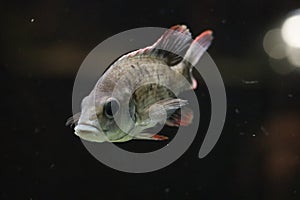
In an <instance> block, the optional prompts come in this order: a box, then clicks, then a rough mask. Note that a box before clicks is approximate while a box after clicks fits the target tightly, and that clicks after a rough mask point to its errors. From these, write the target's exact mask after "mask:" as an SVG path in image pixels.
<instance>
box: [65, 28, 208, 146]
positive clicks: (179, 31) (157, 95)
mask: <svg viewBox="0 0 300 200" xmlns="http://www.w3.org/2000/svg"><path fill="white" fill-rule="evenodd" d="M212 40H213V35H212V31H211V30H206V31H204V32H202V33H201V34H200V35H198V36H197V37H196V38H195V39H193V38H192V35H191V33H190V31H189V29H188V28H187V26H186V25H175V26H172V27H171V28H169V29H167V30H166V31H165V32H164V33H163V35H162V36H161V37H160V38H159V39H158V40H157V41H156V42H155V43H154V44H153V45H151V46H148V47H146V48H143V49H139V50H136V51H133V52H130V53H128V54H126V55H123V56H121V57H120V58H119V59H117V60H116V61H115V62H113V63H112V64H111V65H110V66H108V68H107V70H106V71H105V72H104V73H103V75H102V76H101V77H100V78H99V80H98V82H97V83H96V85H95V87H94V88H93V89H92V91H91V92H90V94H89V95H88V96H86V97H85V98H84V99H83V100H82V102H81V112H80V113H77V114H75V115H74V116H73V117H71V118H69V119H68V120H67V123H66V125H75V128H74V133H75V134H76V135H77V136H79V137H80V138H81V139H83V140H87V141H91V142H99V143H101V142H126V141H130V140H156V141H161V140H168V137H166V136H164V135H161V134H157V133H149V130H151V128H153V127H155V126H157V125H158V124H163V125H167V126H171V127H179V126H188V125H190V124H191V123H192V121H193V111H192V110H191V109H190V108H188V106H187V105H188V101H187V100H184V99H180V98H177V96H178V95H179V94H180V93H182V92H183V91H187V90H194V89H196V87H197V81H196V79H195V78H194V77H193V74H192V69H193V67H194V66H195V65H196V64H197V63H198V61H199V60H200V58H201V57H202V56H203V54H204V52H205V51H206V50H207V49H208V47H209V46H210V44H211V42H212ZM182 52H183V54H182ZM181 54H182V55H183V56H182V55H181Z"/></svg>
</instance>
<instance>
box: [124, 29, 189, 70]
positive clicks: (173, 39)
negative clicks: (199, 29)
mask: <svg viewBox="0 0 300 200" xmlns="http://www.w3.org/2000/svg"><path fill="white" fill-rule="evenodd" d="M191 40H192V36H191V33H190V31H189V29H188V28H187V27H186V26H185V25H175V26H172V27H171V28H170V29H168V30H167V31H166V32H165V33H164V34H163V35H162V36H161V37H160V38H159V39H158V40H157V41H156V42H155V43H154V44H153V45H152V46H149V47H146V48H144V49H140V50H137V51H134V52H132V53H130V54H129V56H139V55H140V56H143V55H154V56H157V57H160V58H162V59H163V60H165V61H166V63H167V64H168V65H169V66H173V65H176V64H178V63H179V62H180V61H181V60H182V59H183V58H182V56H180V53H181V52H183V51H186V50H187V48H188V47H189V45H190V43H191Z"/></svg>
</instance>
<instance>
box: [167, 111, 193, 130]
mask: <svg viewBox="0 0 300 200" xmlns="http://www.w3.org/2000/svg"><path fill="white" fill-rule="evenodd" d="M193 116H194V115H193V111H192V110H191V109H189V108H187V107H184V108H181V109H178V110H176V111H175V112H174V113H173V114H172V115H171V116H170V117H169V118H168V119H167V121H166V124H167V125H168V126H177V127H178V126H188V125H190V124H191V123H192V121H193Z"/></svg>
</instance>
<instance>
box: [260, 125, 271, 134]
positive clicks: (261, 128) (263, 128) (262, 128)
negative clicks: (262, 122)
mask: <svg viewBox="0 0 300 200" xmlns="http://www.w3.org/2000/svg"><path fill="white" fill-rule="evenodd" d="M260 130H261V131H262V132H263V133H264V134H265V135H266V136H268V135H269V132H268V131H267V130H266V129H265V127H263V126H261V127H260Z"/></svg>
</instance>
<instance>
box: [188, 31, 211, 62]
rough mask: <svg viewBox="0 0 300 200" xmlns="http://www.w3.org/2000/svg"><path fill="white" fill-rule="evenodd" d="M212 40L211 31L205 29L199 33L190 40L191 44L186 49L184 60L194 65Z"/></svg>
mask: <svg viewBox="0 0 300 200" xmlns="http://www.w3.org/2000/svg"><path fill="white" fill-rule="evenodd" d="M212 40H213V36H212V31H211V30H207V31H204V32H203V33H201V34H200V35H199V36H197V37H196V39H195V40H194V41H193V42H192V44H191V46H190V47H189V49H188V50H187V52H186V54H185V56H184V60H186V61H188V62H189V63H190V64H191V65H192V66H195V65H196V64H197V62H198V61H199V60H200V58H201V57H202V55H203V54H204V52H205V51H206V50H207V49H208V47H209V46H210V44H211V42H212Z"/></svg>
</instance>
